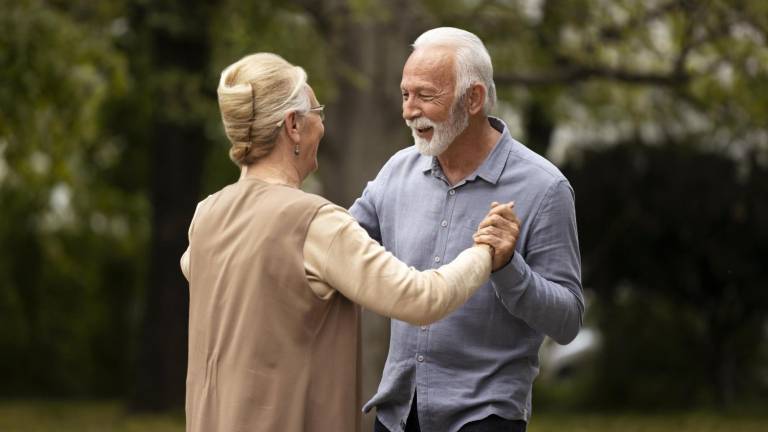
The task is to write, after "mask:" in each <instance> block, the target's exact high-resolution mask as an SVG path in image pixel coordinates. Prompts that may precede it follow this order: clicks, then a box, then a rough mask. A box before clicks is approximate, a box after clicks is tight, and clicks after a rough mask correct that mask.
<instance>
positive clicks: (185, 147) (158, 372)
mask: <svg viewBox="0 0 768 432" xmlns="http://www.w3.org/2000/svg"><path fill="white" fill-rule="evenodd" d="M210 8H211V6H210V5H208V4H206V2H202V1H199V2H195V3H194V4H190V2H187V3H186V4H184V5H178V4H176V3H175V2H172V1H169V2H153V3H146V5H145V6H143V7H142V8H140V9H139V10H138V11H137V12H138V13H137V17H138V20H139V21H140V24H139V28H140V29H141V30H139V32H146V33H144V36H145V37H146V39H145V40H146V41H147V44H145V45H148V47H145V49H148V51H149V53H150V54H149V62H148V66H147V70H145V71H144V73H143V74H142V75H143V76H142V78H143V80H141V81H140V82H143V85H146V86H148V87H149V88H150V91H151V93H152V98H153V100H154V105H153V110H154V111H153V119H154V120H153V122H152V133H151V136H152V143H151V145H152V151H151V152H150V155H151V157H152V160H151V166H152V181H151V184H150V187H151V200H152V201H151V202H152V237H151V244H150V247H151V252H150V263H149V280H148V283H147V292H146V297H145V311H144V312H145V315H144V321H143V333H142V338H141V342H140V347H139V358H138V368H137V379H136V388H135V390H134V394H133V395H132V400H131V407H132V408H133V409H136V410H167V409H170V408H177V407H180V406H183V401H184V391H185V377H186V370H187V361H186V360H187V325H188V308H189V296H188V287H187V283H186V281H185V279H184V277H183V275H182V274H181V271H180V268H179V258H180V257H181V255H182V253H183V252H184V250H185V248H186V246H187V229H188V227H189V222H190V219H191V217H192V214H193V212H194V209H195V205H196V202H197V200H198V198H199V195H200V179H201V178H202V169H203V159H204V156H205V148H206V146H207V143H206V140H205V134H204V130H203V124H204V123H203V120H202V119H195V118H194V117H192V116H193V115H194V110H193V109H192V107H194V105H195V104H200V103H201V101H202V100H203V99H202V98H201V97H200V95H202V94H203V91H202V88H200V83H202V82H204V80H202V79H200V75H201V73H202V71H206V70H207V68H208V61H209V59H208V53H209V45H208V44H209V35H208V27H209V25H208V20H209V19H210V16H211V14H210V13H209V11H210ZM166 13H168V14H173V15H174V16H176V17H178V19H179V20H180V21H181V22H183V23H184V26H185V27H184V28H182V29H179V28H173V27H172V26H170V25H167V24H168V23H164V22H163V21H162V17H163V16H164V15H163V14H166ZM165 16H167V15H165ZM148 17H151V18H153V19H150V18H148ZM171 29H172V30H171ZM136 54H137V55H142V53H136ZM190 86H197V88H195V91H194V92H193V94H191V95H190V93H189V88H190ZM193 88H194V87H193ZM181 107H185V108H187V109H188V110H189V111H191V112H190V113H189V114H187V115H186V116H184V115H177V116H173V115H172V114H171V113H173V112H174V111H175V112H176V113H178V112H179V111H180V108H181ZM190 117H192V118H191V119H190Z"/></svg>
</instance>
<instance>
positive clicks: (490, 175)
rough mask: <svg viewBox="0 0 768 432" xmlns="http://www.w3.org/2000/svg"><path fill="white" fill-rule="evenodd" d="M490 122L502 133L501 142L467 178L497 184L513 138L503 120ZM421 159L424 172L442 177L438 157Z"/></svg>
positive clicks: (489, 118) (490, 119)
mask: <svg viewBox="0 0 768 432" xmlns="http://www.w3.org/2000/svg"><path fill="white" fill-rule="evenodd" d="M488 122H489V123H490V124H491V126H492V127H493V128H494V129H496V130H497V131H499V132H501V137H500V138H499V141H498V142H496V145H495V146H494V147H493V150H491V153H490V154H488V157H486V158H485V161H483V163H482V164H481V165H480V166H479V167H478V168H477V169H476V170H475V172H474V173H472V174H470V175H469V176H468V177H467V180H474V179H475V178H477V177H480V178H481V179H483V180H485V181H487V182H488V183H491V184H496V183H497V182H498V181H499V178H500V177H501V173H502V171H504V166H505V165H506V163H507V157H508V156H509V152H510V151H512V136H511V135H510V134H509V128H508V127H507V125H506V124H505V123H504V122H503V121H502V120H501V119H499V118H496V117H490V116H489V117H488ZM419 158H421V160H420V161H419V166H420V167H421V171H422V172H424V173H426V172H430V171H431V172H432V173H433V175H434V174H439V175H442V169H441V168H440V164H439V163H438V161H437V157H435V156H424V155H419Z"/></svg>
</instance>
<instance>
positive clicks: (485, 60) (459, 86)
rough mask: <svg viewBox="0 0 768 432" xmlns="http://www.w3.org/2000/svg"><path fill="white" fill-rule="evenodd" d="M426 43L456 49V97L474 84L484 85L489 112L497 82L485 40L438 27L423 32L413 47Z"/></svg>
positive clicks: (454, 29) (487, 110) (421, 46)
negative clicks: (495, 81) (494, 79)
mask: <svg viewBox="0 0 768 432" xmlns="http://www.w3.org/2000/svg"><path fill="white" fill-rule="evenodd" d="M427 46H447V47H451V48H454V49H455V50H456V98H457V100H458V99H459V98H461V97H463V96H464V93H465V92H466V91H467V89H469V88H470V86H472V84H475V83H481V84H483V85H485V88H486V90H487V94H486V97H485V103H484V104H483V114H485V115H488V114H490V112H491V110H492V109H493V107H494V106H495V105H496V84H494V82H493V64H491V56H490V55H489V54H488V50H487V49H485V45H484V44H483V41H481V40H480V38H479V37H477V36H475V35H474V34H473V33H470V32H468V31H466V30H462V29H457V28H453V27H438V28H434V29H432V30H428V31H426V32H424V33H422V34H421V36H419V37H418V38H416V41H414V42H413V49H414V51H415V50H418V49H421V48H424V47H427Z"/></svg>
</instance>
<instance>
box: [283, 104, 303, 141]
mask: <svg viewBox="0 0 768 432" xmlns="http://www.w3.org/2000/svg"><path fill="white" fill-rule="evenodd" d="M284 121H285V132H286V133H287V134H288V137H289V138H290V139H291V141H293V142H299V141H300V140H301V133H300V132H299V116H297V115H296V112H295V111H291V112H289V113H287V114H286V115H285V118H284Z"/></svg>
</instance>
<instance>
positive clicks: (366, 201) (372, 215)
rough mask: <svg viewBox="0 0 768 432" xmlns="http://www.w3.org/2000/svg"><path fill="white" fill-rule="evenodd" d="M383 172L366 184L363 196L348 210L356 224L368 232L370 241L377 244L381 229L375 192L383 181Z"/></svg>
mask: <svg viewBox="0 0 768 432" xmlns="http://www.w3.org/2000/svg"><path fill="white" fill-rule="evenodd" d="M383 171H384V169H382V172H380V173H379V175H378V176H377V177H376V178H375V179H374V180H373V181H370V182H368V185H367V186H366V187H365V190H363V194H362V195H361V196H360V198H358V199H356V200H355V202H354V204H352V207H350V208H349V213H350V214H351V215H352V216H354V218H355V219H356V220H357V223H358V224H360V226H361V227H363V229H365V231H367V232H368V235H369V236H370V237H371V238H372V239H374V240H376V241H377V242H379V243H381V227H380V226H379V215H378V212H377V211H376V190H377V188H378V185H379V183H380V182H382V181H383V180H382V177H383V176H384V174H383Z"/></svg>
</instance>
